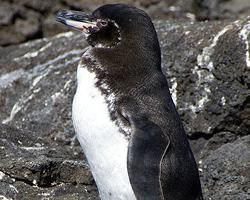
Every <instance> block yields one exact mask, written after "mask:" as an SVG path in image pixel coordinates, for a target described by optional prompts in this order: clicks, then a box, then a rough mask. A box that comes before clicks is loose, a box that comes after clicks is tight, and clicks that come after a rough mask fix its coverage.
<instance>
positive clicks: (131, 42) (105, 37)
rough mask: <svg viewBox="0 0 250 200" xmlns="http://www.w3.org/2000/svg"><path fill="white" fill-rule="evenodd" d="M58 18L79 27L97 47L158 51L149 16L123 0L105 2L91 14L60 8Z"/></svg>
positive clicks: (75, 27) (89, 41) (68, 24)
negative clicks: (115, 2) (105, 3)
mask: <svg viewBox="0 0 250 200" xmlns="http://www.w3.org/2000/svg"><path fill="white" fill-rule="evenodd" d="M57 21H59V22H61V23H63V24H65V25H67V26H70V27H72V28H74V29H77V30H80V31H81V32H83V33H84V34H85V35H86V39H87V41H88V43H89V44H90V45H91V46H93V47H96V48H105V47H108V48H110V47H111V48H115V47H117V46H119V45H122V44H123V45H126V46H130V47H133V48H135V47H137V46H138V47H140V48H148V47H152V48H154V49H153V50H156V49H157V50H158V51H159V44H158V39H157V35H156V32H155V29H154V26H153V24H152V22H151V19H150V17H149V16H148V15H147V14H146V13H145V12H144V11H142V10H140V9H137V8H135V7H133V6H129V5H125V4H107V5H104V6H101V7H99V8H98V9H96V10H95V11H94V12H93V13H92V14H86V13H83V12H78V11H60V12H58V13H57Z"/></svg>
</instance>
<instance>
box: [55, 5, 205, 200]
mask: <svg viewBox="0 0 250 200" xmlns="http://www.w3.org/2000/svg"><path fill="white" fill-rule="evenodd" d="M57 20H58V21H59V22H62V23H63V24H66V25H68V26H70V27H73V28H74V29H77V30H80V31H82V32H83V33H84V34H85V37H86V40H87V41H88V43H89V44H90V47H89V48H88V49H87V50H86V52H85V53H84V54H83V56H82V60H81V62H80V64H79V66H78V69H77V91H76V94H75V96H74V101H73V107H72V115H73V124H74V128H75V131H76V134H77V138H78V140H79V141H80V144H81V146H82V148H83V150H84V153H85V155H86V157H87V160H88V162H89V165H90V169H91V171H92V174H93V177H94V179H95V181H96V184H97V187H98V190H99V194H100V197H101V199H103V200H134V199H138V200H163V199H166V200H197V199H202V193H201V186H200V180H199V173H198V169H197V165H196V162H195V159H194V156H193V153H192V151H191V148H190V145H189V143H188V140H187V137H186V134H185V131H184V129H183V126H182V123H181V120H180V118H179V115H178V113H177V111H176V108H175V105H174V103H173V101H172V99H171V95H170V92H169V88H168V84H167V81H166V79H165V77H164V75H163V73H162V71H161V51H160V47H159V42H158V39H157V34H156V31H155V29H154V26H153V23H152V22H151V19H150V17H149V16H148V15H147V14H146V13H145V12H144V11H142V10H140V9H137V8H135V7H132V6H128V5H124V4H108V5H104V6H101V7H99V8H98V9H97V10H95V11H94V12H93V13H92V14H85V13H82V12H76V11H60V12H58V14H57Z"/></svg>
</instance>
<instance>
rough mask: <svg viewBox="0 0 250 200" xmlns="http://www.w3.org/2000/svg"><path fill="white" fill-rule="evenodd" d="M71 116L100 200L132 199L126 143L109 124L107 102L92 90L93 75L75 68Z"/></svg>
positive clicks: (95, 88) (100, 94)
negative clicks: (76, 81)
mask: <svg viewBox="0 0 250 200" xmlns="http://www.w3.org/2000/svg"><path fill="white" fill-rule="evenodd" d="M77 80H78V86H77V91H76V94H75V97H74V101H73V108H72V115H73V116H72V117H73V124H74V128H75V131H76V133H77V138H78V140H79V141H80V144H81V146H82V148H83V150H84V153H85V155H86V157H87V159H88V162H89V165H90V168H91V171H92V174H93V176H94V179H95V181H96V184H97V187H98V190H99V193H100V197H101V199H103V200H113V199H114V200H115V199H116V200H133V199H136V198H135V196H134V192H133V190H132V187H131V184H130V182H129V177H128V172H127V151H128V141H127V140H126V139H125V137H124V136H123V134H121V133H120V132H119V129H118V127H117V126H116V125H115V123H114V122H113V121H111V119H110V116H109V111H108V106H107V103H106V102H105V98H104V96H103V95H102V93H101V92H100V90H99V89H98V88H97V87H95V82H96V79H95V74H94V73H90V72H89V71H88V70H87V69H85V68H84V67H81V66H79V67H78V71H77Z"/></svg>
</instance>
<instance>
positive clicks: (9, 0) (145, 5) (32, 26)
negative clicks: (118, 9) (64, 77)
mask: <svg viewBox="0 0 250 200" xmlns="http://www.w3.org/2000/svg"><path fill="white" fill-rule="evenodd" d="M114 2H115V3H126V4H131V5H135V6H137V7H139V8H142V9H144V10H145V11H147V12H148V14H149V15H150V16H151V17H152V18H153V19H185V20H189V21H194V20H198V21H199V20H207V19H208V20H218V19H238V18H242V19H244V18H245V17H246V16H247V15H249V13H250V1H249V0H118V1H117V0H116V1H114V0H92V1H90V0H89V1H88V0H74V1H72V0H53V1H51V0H1V2H0V46H8V45H12V44H19V43H23V42H26V41H29V40H31V39H36V38H42V37H48V36H52V35H55V34H58V33H60V32H62V31H65V30H66V28H64V27H63V26H60V25H59V24H58V23H56V22H55V20H54V15H55V13H56V12H57V11H58V10H60V9H71V10H82V11H85V12H91V11H93V10H94V9H96V8H97V7H99V6H100V5H103V4H107V3H114Z"/></svg>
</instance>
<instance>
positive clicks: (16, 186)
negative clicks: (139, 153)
mask: <svg viewBox="0 0 250 200" xmlns="http://www.w3.org/2000/svg"><path fill="white" fill-rule="evenodd" d="M41 9H42V8H41ZM155 26H156V29H157V32H158V35H159V40H160V44H161V47H162V62H163V64H162V69H163V72H164V73H165V75H166V77H167V79H168V81H169V86H170V90H171V93H172V97H173V99H174V101H175V104H176V106H177V108H178V111H179V113H180V116H181V118H182V120H183V123H184V126H185V129H186V131H187V134H188V136H189V138H190V142H191V145H192V148H193V151H194V153H195V156H196V160H197V162H198V163H199V169H200V176H201V181H202V186H203V191H204V197H205V199H218V200H219V199H232V200H233V199H240V200H243V199H244V200H245V199H249V198H250V191H249V182H250V177H249V174H250V169H249V166H250V165H249V164H250V145H249V144H250V137H249V133H250V57H249V54H250V52H249V51H250V49H249V48H250V19H248V20H245V21H240V20H239V21H237V22H223V23H222V22H196V23H193V22H181V21H164V20H162V21H155ZM86 46H87V44H86V42H85V41H84V39H83V37H82V35H81V34H77V33H72V32H67V33H63V34H59V35H57V36H55V37H53V38H45V39H42V40H36V41H33V42H28V43H25V44H21V45H17V46H11V47H5V48H0V55H1V56H0V122H2V125H1V127H0V159H1V161H2V162H1V163H0V198H1V197H2V198H7V199H98V193H97V190H96V188H95V185H94V181H93V179H92V177H91V174H90V172H89V169H88V165H87V163H86V160H85V157H84V155H83V153H82V151H81V149H80V147H79V144H78V142H77V141H76V139H75V135H74V130H73V127H72V122H71V103H72V98H73V95H74V92H75V87H76V82H75V75H76V66H77V63H78V62H79V60H80V56H81V54H82V53H83V52H84V50H85V47H86Z"/></svg>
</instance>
